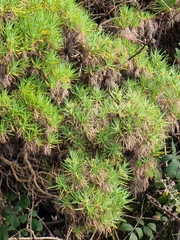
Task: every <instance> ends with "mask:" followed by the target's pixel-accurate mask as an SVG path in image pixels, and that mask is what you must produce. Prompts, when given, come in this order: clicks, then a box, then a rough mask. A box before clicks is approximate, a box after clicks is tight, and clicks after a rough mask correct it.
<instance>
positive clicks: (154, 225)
mask: <svg viewBox="0 0 180 240" xmlns="http://www.w3.org/2000/svg"><path fill="white" fill-rule="evenodd" d="M147 226H148V227H149V228H150V229H152V230H153V231H154V232H156V224H155V223H148V224H147Z"/></svg>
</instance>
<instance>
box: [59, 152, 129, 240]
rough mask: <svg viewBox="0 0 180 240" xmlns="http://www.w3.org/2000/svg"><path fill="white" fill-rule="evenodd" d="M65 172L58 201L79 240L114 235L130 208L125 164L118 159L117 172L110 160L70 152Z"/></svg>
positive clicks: (66, 160)
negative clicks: (91, 235)
mask: <svg viewBox="0 0 180 240" xmlns="http://www.w3.org/2000/svg"><path fill="white" fill-rule="evenodd" d="M63 169H64V170H63V173H62V174H61V175H59V176H58V177H57V188H58V189H59V190H60V196H59V200H60V204H61V207H62V209H63V211H65V212H66V214H67V216H68V218H69V219H70V221H71V222H72V225H71V229H72V231H73V232H75V233H76V236H77V237H78V239H80V238H83V237H85V236H84V234H88V233H89V234H91V233H92V232H93V233H94V235H95V234H96V232H98V233H99V234H100V235H101V234H105V235H107V234H108V233H112V231H113V229H114V228H116V224H117V223H118V222H119V221H123V212H124V209H125V208H129V207H128V203H129V202H130V200H128V198H129V197H130V193H129V191H128V189H127V185H125V181H126V179H127V180H128V172H127V166H126V164H125V163H122V160H120V159H119V164H118V165H117V166H116V168H115V165H114V164H113V162H111V161H110V160H108V159H102V158H100V157H99V156H96V157H95V158H94V159H91V158H90V156H85V155H84V153H83V152H77V151H75V150H71V151H70V154H69V157H68V158H67V159H65V162H64V163H63ZM82 219H83V222H82Z"/></svg>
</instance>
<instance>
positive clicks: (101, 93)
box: [0, 0, 180, 239]
mask: <svg viewBox="0 0 180 240" xmlns="http://www.w3.org/2000/svg"><path fill="white" fill-rule="evenodd" d="M164 2H165V1H161V3H162V4H164ZM156 3H158V4H160V1H156ZM166 5H168V6H170V7H171V6H174V5H175V3H174V2H173V1H168V3H165V5H163V7H166ZM115 8H116V9H118V11H117V13H118V14H119V15H117V16H115V17H114V19H113V24H114V25H116V26H117V29H122V28H126V27H129V31H130V34H132V32H131V28H133V27H138V26H139V25H141V23H142V21H145V20H146V21H148V20H147V19H150V18H151V17H153V15H152V16H151V14H149V12H145V11H142V12H140V13H139V14H138V17H137V16H135V15H137V12H138V9H137V8H136V7H135V6H134V7H132V6H128V5H127V3H126V2H125V3H123V2H122V1H121V4H119V5H118V7H117V6H115ZM144 19H145V20H144ZM0 22H1V24H0V32H1V36H0V94H1V98H0V148H1V149H3V151H2V153H1V155H0V160H1V163H2V167H3V166H5V169H6V168H7V171H8V173H7V174H6V173H4V172H3V170H1V169H0V171H1V174H2V176H3V179H5V180H6V181H7V182H8V176H9V174H11V175H12V176H13V177H12V181H13V179H15V180H16V181H17V182H19V183H23V186H25V189H27V190H29V191H30V190H31V188H33V189H35V192H36V194H38V195H37V196H39V195H40V194H41V195H43V196H44V195H45V196H48V197H51V200H53V201H54V198H55V196H54V198H53V199H52V194H50V193H49V192H48V191H50V190H49V189H51V188H53V187H54V186H56V188H57V191H56V195H58V196H57V199H56V202H58V203H59V204H60V209H61V210H62V212H63V214H64V215H66V216H68V217H69V219H70V222H69V224H70V229H69V233H70V232H71V231H72V232H73V234H75V235H76V237H77V238H78V239H82V238H85V237H89V236H91V237H92V239H93V237H94V236H95V237H96V236H97V238H98V237H99V236H101V234H102V235H105V236H107V235H108V233H110V234H114V231H115V229H116V227H117V226H118V224H121V223H122V221H124V218H123V215H124V211H125V210H126V209H129V208H130V207H129V205H130V202H131V198H130V195H131V192H130V189H129V188H128V184H129V181H130V180H132V174H134V183H135V185H133V186H135V187H134V190H133V191H132V193H133V194H134V197H137V195H138V193H139V192H142V191H144V190H146V189H144V188H143V189H142V188H141V189H138V190H137V186H136V183H137V184H138V186H141V185H143V182H148V174H147V172H148V171H150V169H147V166H151V165H152V163H151V159H152V155H153V154H157V152H159V151H160V150H161V149H162V148H163V146H164V140H165V138H166V137H167V135H168V132H169V131H170V130H171V129H174V128H175V127H174V126H175V124H176V125H177V123H178V120H179V118H180V115H179V114H180V104H179V99H180V81H179V72H178V71H177V69H176V68H175V67H174V66H171V67H170V66H169V65H168V63H167V61H168V59H167V57H166V56H165V55H163V54H160V53H159V51H158V50H155V51H151V50H148V47H147V46H145V45H146V44H145V43H144V44H145V45H144V46H143V47H142V46H139V44H140V43H143V42H142V41H138V40H137V39H136V38H135V39H134V40H133V41H132V39H128V37H125V38H122V37H121V36H120V34H118V33H114V34H109V33H107V32H106V31H104V30H103V27H102V26H103V24H101V26H98V24H96V23H95V20H93V19H92V18H91V16H90V14H89V13H88V11H86V10H85V9H84V8H83V7H81V6H80V4H77V3H76V1H75V0H64V1H62V0H61V1H59V0H45V1H42V0H38V1H34V0H31V1H28V2H27V1H25V0H23V1H20V0H15V1H9V2H8V3H7V1H1V3H0ZM152 29H154V28H153V27H152V28H151V31H152ZM141 30H142V28H141ZM143 31H145V29H144V30H143ZM151 35H153V33H151ZM139 49H140V50H139ZM177 53H178V52H177ZM144 159H149V162H148V161H144ZM127 160H129V163H127V162H128V161H127ZM165 161H166V162H167V163H168V164H169V166H168V167H167V169H166V174H167V175H169V178H170V179H172V180H173V181H174V179H176V181H178V180H179V177H178V174H179V158H178V156H177V155H176V154H175V152H174V151H173V154H172V156H168V159H167V158H166V160H165ZM57 162H58V163H57ZM137 162H138V163H139V162H140V163H141V164H140V165H141V166H140V167H138V166H137V165H136V163H137ZM153 163H154V162H153ZM129 167H131V168H132V171H130V170H129ZM154 168H155V166H153V169H154ZM29 176H30V177H29ZM27 178H28V179H27ZM168 181H169V180H168ZM168 183H169V182H167V181H164V182H163V184H164V189H163V191H165V192H167V191H169V192H170V194H169V195H168V196H171V197H173V199H171V200H172V202H171V203H172V204H174V205H173V206H175V205H177V203H178V197H177V193H176V192H174V191H173V190H172V189H174V186H173V185H170V186H171V189H169V188H168ZM8 184H9V183H8ZM8 184H7V185H8ZM20 185H21V184H20ZM175 185H177V184H175ZM8 186H9V185H8ZM21 186H22V185H21ZM47 186H49V189H48V190H44V189H46V187H47ZM10 187H11V188H13V186H12V185H11V186H10ZM17 188H18V187H17ZM18 190H19V191H21V190H22V189H20V187H19V189H18ZM159 191H161V189H160V190H159ZM136 193H137V194H136ZM11 197H12V199H10V200H9V201H10V205H11V203H13V204H15V207H13V208H11V206H10V207H6V208H5V209H4V211H3V216H4V217H5V218H6V219H5V220H6V221H7V222H8V223H9V224H10V225H9V227H8V226H7V225H6V223H3V224H2V226H1V229H6V230H5V231H6V234H7V232H8V231H14V230H15V229H16V228H20V226H22V225H23V224H25V223H26V222H27V213H25V212H26V208H27V206H28V204H29V201H28V199H27V198H26V197H24V195H21V196H20V198H17V196H16V197H15V195H12V196H11ZM176 200H177V201H176ZM23 201H25V202H26V204H25V205H22V204H24V203H22V202H23ZM16 207H17V208H16ZM14 210H15V212H14ZM33 216H34V218H33V219H34V220H33V221H34V224H32V225H35V226H34V227H33V230H34V231H37V232H41V226H40V225H38V223H37V222H36V212H33ZM15 219H16V223H15ZM124 226H125V225H124ZM126 226H127V225H126ZM132 230H133V229H132V228H131V230H130V231H132ZM2 231H4V230H2ZM155 232H156V228H155V225H154V223H153V222H152V221H151V222H149V223H147V224H145V223H144V225H143V224H141V225H140V226H139V227H137V228H134V230H133V231H132V232H131V238H133V237H134V239H135V238H137V237H138V238H139V239H140V238H141V236H142V234H143V236H144V235H145V234H146V236H149V237H150V239H152V237H153V236H154V233H155ZM25 234H26V233H25Z"/></svg>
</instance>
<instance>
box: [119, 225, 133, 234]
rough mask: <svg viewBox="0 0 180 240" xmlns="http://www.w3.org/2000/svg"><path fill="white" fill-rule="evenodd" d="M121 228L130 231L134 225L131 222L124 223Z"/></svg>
mask: <svg viewBox="0 0 180 240" xmlns="http://www.w3.org/2000/svg"><path fill="white" fill-rule="evenodd" d="M120 230H121V231H123V232H130V231H132V230H133V226H132V225H131V224H129V223H122V224H121V225H120Z"/></svg>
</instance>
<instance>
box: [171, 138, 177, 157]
mask: <svg viewBox="0 0 180 240" xmlns="http://www.w3.org/2000/svg"><path fill="white" fill-rule="evenodd" d="M171 148H172V154H173V155H174V154H176V146H175V144H174V141H173V140H172V142H171Z"/></svg>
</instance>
